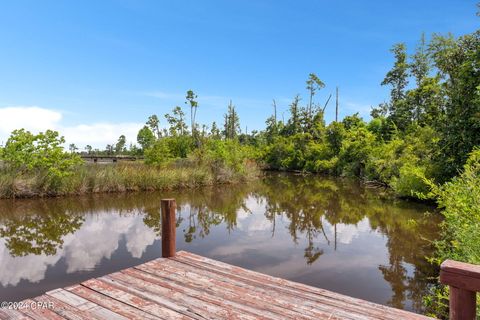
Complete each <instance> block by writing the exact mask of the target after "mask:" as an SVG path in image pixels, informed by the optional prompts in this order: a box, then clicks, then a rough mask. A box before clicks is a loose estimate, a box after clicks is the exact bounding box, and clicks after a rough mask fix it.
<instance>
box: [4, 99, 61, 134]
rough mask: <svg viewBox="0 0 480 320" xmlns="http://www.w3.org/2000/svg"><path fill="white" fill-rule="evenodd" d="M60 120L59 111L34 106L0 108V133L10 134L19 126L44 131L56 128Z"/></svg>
mask: <svg viewBox="0 0 480 320" xmlns="http://www.w3.org/2000/svg"><path fill="white" fill-rule="evenodd" d="M60 120H62V114H61V113H60V112H58V111H55V110H50V109H44V108H40V107H36V106H31V107H24V106H18V107H6V108H0V134H2V135H3V134H10V133H11V132H12V131H13V130H15V129H19V128H26V129H28V130H31V131H44V130H46V129H51V128H56V127H57V126H58V124H59V123H60Z"/></svg>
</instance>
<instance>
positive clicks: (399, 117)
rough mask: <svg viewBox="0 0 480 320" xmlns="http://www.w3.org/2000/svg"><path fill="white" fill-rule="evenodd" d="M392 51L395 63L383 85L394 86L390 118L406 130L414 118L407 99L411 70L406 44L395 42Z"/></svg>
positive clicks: (398, 126)
mask: <svg viewBox="0 0 480 320" xmlns="http://www.w3.org/2000/svg"><path fill="white" fill-rule="evenodd" d="M390 51H391V52H392V53H393V54H394V57H395V63H394V65H393V68H392V70H390V71H388V72H387V75H386V76H385V79H383V81H382V85H390V86H391V87H392V89H391V91H390V103H389V110H388V112H389V116H388V118H389V120H390V121H392V122H393V123H394V124H395V126H396V127H397V128H399V129H400V130H405V129H406V128H407V126H408V124H409V123H410V121H411V119H412V111H411V110H410V108H409V105H408V104H407V102H406V100H405V98H406V91H405V88H406V87H407V85H408V70H409V64H408V62H407V53H406V47H405V44H404V43H398V44H395V45H394V46H393V48H392V49H391V50H390Z"/></svg>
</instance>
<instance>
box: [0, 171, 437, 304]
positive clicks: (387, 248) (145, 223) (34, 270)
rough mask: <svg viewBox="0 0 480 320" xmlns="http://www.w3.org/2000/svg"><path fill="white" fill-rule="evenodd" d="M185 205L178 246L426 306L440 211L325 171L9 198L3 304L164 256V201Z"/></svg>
mask: <svg viewBox="0 0 480 320" xmlns="http://www.w3.org/2000/svg"><path fill="white" fill-rule="evenodd" d="M164 197H174V198H176V199H177V204H178V206H179V209H180V210H179V212H178V217H177V219H178V221H177V222H178V229H177V247H178V249H179V250H188V251H190V252H194V253H198V254H200V255H203V256H207V257H210V258H213V259H217V260H221V261H224V262H227V263H231V264H234V265H238V266H242V267H245V268H248V269H252V270H256V271H259V272H263V273H267V274H270V275H274V276H279V277H282V278H287V279H291V280H294V281H298V282H303V283H306V284H309V285H313V286H317V287H321V288H326V289H329V290H333V291H336V292H340V293H343V294H347V295H350V296H354V297H357V298H362V299H366V300H370V301H374V302H377V303H381V304H386V305H391V306H395V307H398V308H404V309H408V310H414V311H418V312H420V311H421V298H422V296H423V295H424V294H425V291H426V290H427V288H428V285H429V282H430V281H431V280H430V278H431V277H433V276H435V275H436V270H434V268H432V267H431V266H430V265H429V264H428V263H427V262H426V261H425V259H424V257H425V256H428V255H429V254H430V253H431V245H430V241H431V240H432V239H435V237H436V235H437V225H438V222H439V221H438V219H436V216H429V217H426V216H425V215H424V213H425V212H426V211H428V210H430V211H432V208H430V207H427V206H423V205H419V204H415V203H410V202H405V201H399V200H397V201H392V200H386V199H382V197H381V196H380V195H379V191H378V190H369V189H365V188H363V187H361V186H360V185H359V184H357V183H354V182H351V181H344V180H332V179H326V178H323V177H318V176H307V177H300V176H293V175H277V174H272V175H268V176H267V178H265V179H264V180H262V181H259V182H256V183H252V184H249V185H241V186H240V185H239V186H223V187H221V188H206V189H201V190H193V191H192V190H190V191H182V192H168V193H136V194H128V195H124V194H122V195H102V196H98V195H96V196H88V197H80V198H78V197H77V198H64V199H48V200H21V201H18V200H17V201H0V301H4V300H7V301H16V300H21V299H25V298H28V297H32V296H36V295H39V294H42V293H43V292H45V291H48V290H51V289H53V288H57V287H64V286H67V285H70V284H73V283H77V282H80V281H82V280H85V279H88V278H92V277H97V276H101V275H104V274H107V273H110V272H113V271H117V270H120V269H123V268H126V267H130V266H133V265H136V264H139V263H142V262H145V261H148V260H151V259H154V258H157V257H159V256H160V255H161V243H160V229H161V228H160V220H159V219H160V212H159V204H160V199H161V198H164Z"/></svg>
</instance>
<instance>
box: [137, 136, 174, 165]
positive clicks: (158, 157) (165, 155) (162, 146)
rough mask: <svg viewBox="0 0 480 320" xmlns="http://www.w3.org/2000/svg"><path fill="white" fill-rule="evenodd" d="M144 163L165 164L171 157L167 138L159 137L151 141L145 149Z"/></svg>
mask: <svg viewBox="0 0 480 320" xmlns="http://www.w3.org/2000/svg"><path fill="white" fill-rule="evenodd" d="M144 154H145V163H146V164H151V165H156V166H161V165H165V164H167V163H168V162H170V161H171V160H172V159H173V156H172V152H171V150H170V147H169V144H168V140H167V139H160V140H157V141H155V142H154V143H153V145H152V146H151V147H150V148H148V149H147V150H145V152H144Z"/></svg>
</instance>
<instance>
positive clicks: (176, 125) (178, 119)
mask: <svg viewBox="0 0 480 320" xmlns="http://www.w3.org/2000/svg"><path fill="white" fill-rule="evenodd" d="M172 114H173V115H170V114H168V113H167V114H166V115H165V118H166V119H167V122H168V124H169V125H170V128H169V132H170V135H172V136H178V135H181V136H183V135H185V134H187V130H188V127H187V124H186V123H185V113H184V112H183V110H182V108H180V107H179V106H176V107H175V108H173V110H172Z"/></svg>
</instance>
